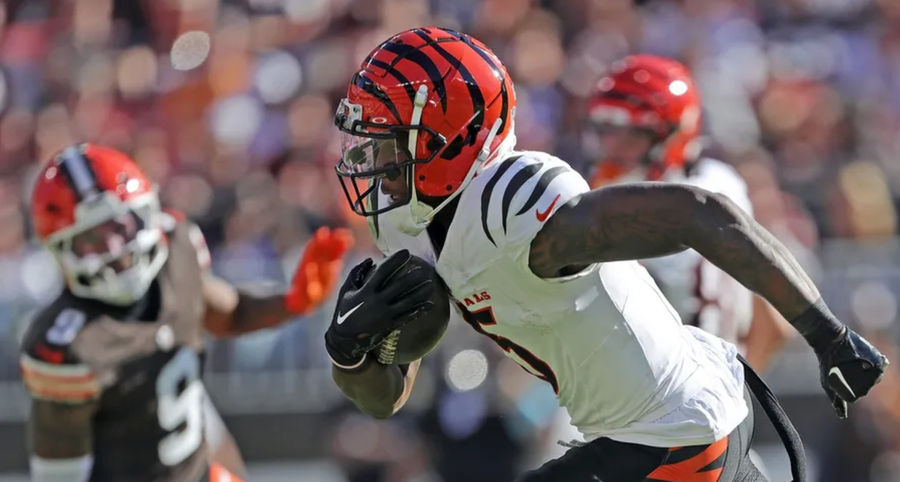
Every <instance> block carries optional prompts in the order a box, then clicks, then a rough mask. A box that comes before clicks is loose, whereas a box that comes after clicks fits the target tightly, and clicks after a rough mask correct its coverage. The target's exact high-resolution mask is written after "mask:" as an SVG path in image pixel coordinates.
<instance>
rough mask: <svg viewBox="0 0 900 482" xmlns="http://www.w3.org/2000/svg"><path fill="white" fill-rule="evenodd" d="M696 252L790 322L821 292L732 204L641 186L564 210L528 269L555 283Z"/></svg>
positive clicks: (671, 187) (546, 230) (610, 190)
mask: <svg viewBox="0 0 900 482" xmlns="http://www.w3.org/2000/svg"><path fill="white" fill-rule="evenodd" d="M687 248H693V249H695V250H696V251H697V252H699V253H700V254H701V255H703V256H704V257H705V258H707V259H708V260H710V261H711V262H713V263H714V264H715V265H716V266H718V267H719V268H721V269H722V270H723V271H725V272H727V273H728V274H730V275H731V276H732V277H734V279H736V280H738V281H739V282H740V283H742V284H743V285H744V286H746V287H747V288H749V289H750V290H752V291H754V292H756V293H759V294H760V295H761V296H762V297H764V298H765V299H767V300H768V301H769V302H770V303H772V305H773V306H774V307H775V308H776V309H777V310H778V311H779V312H780V313H781V314H782V315H784V317H785V318H787V319H789V320H792V319H795V318H797V317H799V316H800V315H801V314H804V313H806V312H807V310H809V309H810V307H811V306H812V305H813V304H815V303H816V302H817V301H818V300H819V298H820V295H819V291H818V290H817V289H816V287H815V285H814V284H813V282H812V281H811V280H810V279H809V277H808V276H807V275H806V273H805V272H804V271H803V270H802V269H801V268H800V265H799V264H798V263H797V261H796V260H795V259H794V257H793V256H792V255H791V254H790V252H789V251H788V250H787V249H786V248H785V247H784V246H783V245H782V244H781V243H780V242H778V240H776V239H775V237H774V236H772V235H771V234H770V233H769V232H768V231H766V230H765V229H764V228H763V227H762V226H760V225H759V224H757V223H756V221H754V220H753V219H752V218H751V217H750V216H749V215H747V214H746V213H745V212H744V211H743V210H741V209H740V208H739V207H738V206H736V205H735V204H734V203H733V202H732V201H730V200H729V199H728V198H727V197H725V196H723V195H720V194H714V193H710V192H708V191H705V190H702V189H699V188H695V187H691V186H684V185H675V184H656V183H641V184H631V185H621V186H612V187H606V188H601V189H597V190H594V191H589V192H586V193H584V194H582V195H580V196H578V197H576V198H574V199H573V200H572V201H570V202H569V203H567V204H566V205H565V206H563V207H561V208H560V209H559V210H558V211H557V212H556V213H555V214H554V215H553V217H551V218H550V220H549V221H547V223H546V224H545V225H544V227H543V228H542V230H541V231H540V232H539V233H538V235H537V236H536V237H535V239H534V240H533V241H532V243H531V253H530V254H531V256H530V261H529V263H530V266H531V269H532V271H533V272H534V273H535V274H537V275H538V276H541V277H547V278H549V277H554V276H558V275H559V273H561V272H563V271H564V270H565V269H566V268H568V267H571V266H578V265H585V264H590V263H595V262H602V261H616V260H625V259H640V258H651V257H656V256H662V255H667V254H671V253H675V252H678V251H681V250H684V249H687Z"/></svg>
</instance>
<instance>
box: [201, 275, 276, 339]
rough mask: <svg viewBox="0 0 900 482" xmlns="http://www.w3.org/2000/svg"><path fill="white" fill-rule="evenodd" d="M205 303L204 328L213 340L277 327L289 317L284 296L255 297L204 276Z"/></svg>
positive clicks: (219, 280)
mask: <svg viewBox="0 0 900 482" xmlns="http://www.w3.org/2000/svg"><path fill="white" fill-rule="evenodd" d="M203 297H204V299H205V300H206V315H205V317H204V326H205V327H206V329H207V331H209V332H210V333H212V334H213V335H216V336H237V335H241V334H243V333H248V332H251V331H255V330H261V329H264V328H272V327H274V326H278V325H280V324H281V323H283V322H284V321H286V320H287V319H288V318H290V317H291V316H292V313H291V312H290V311H288V309H287V307H286V306H285V302H284V295H283V294H277V295H268V296H256V295H251V294H249V293H245V292H242V291H240V290H238V289H237V288H235V287H234V286H232V285H231V284H229V283H228V282H226V281H224V280H222V279H220V278H217V277H215V276H213V275H211V274H207V275H206V276H205V277H204V280H203Z"/></svg>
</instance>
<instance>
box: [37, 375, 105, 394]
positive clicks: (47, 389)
mask: <svg viewBox="0 0 900 482" xmlns="http://www.w3.org/2000/svg"><path fill="white" fill-rule="evenodd" d="M25 386H26V387H27V388H28V391H30V392H31V393H34V394H39V393H55V394H58V395H60V396H64V398H69V396H70V395H71V396H74V397H76V398H78V397H80V396H82V395H83V394H92V395H96V394H98V393H100V384H99V383H97V381H96V380H88V381H84V382H63V383H60V382H56V381H50V380H41V379H35V378H26V379H25Z"/></svg>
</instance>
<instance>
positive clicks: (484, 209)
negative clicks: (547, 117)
mask: <svg viewBox="0 0 900 482" xmlns="http://www.w3.org/2000/svg"><path fill="white" fill-rule="evenodd" d="M519 157H521V156H514V157H510V158H509V159H507V160H505V161H503V163H501V164H500V167H498V168H497V172H495V173H494V177H492V178H491V179H490V180H488V182H487V184H485V186H484V191H483V192H482V193H481V229H483V230H484V234H485V236H487V238H488V241H490V242H491V244H493V245H494V246H497V243H496V242H495V241H494V237H493V236H491V231H490V229H488V208H489V207H490V204H491V195H492V194H493V193H494V187H496V186H497V183H498V182H500V178H501V177H503V174H504V173H506V171H507V170H509V168H511V167H512V166H513V164H514V163H515V162H516V160H517V159H518V158H519Z"/></svg>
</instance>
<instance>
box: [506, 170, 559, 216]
mask: <svg viewBox="0 0 900 482" xmlns="http://www.w3.org/2000/svg"><path fill="white" fill-rule="evenodd" d="M566 170H567V168H566V167H565V166H555V167H551V168H550V169H547V170H546V171H544V173H543V174H541V178H540V179H538V182H537V185H536V186H535V187H534V191H532V192H531V196H529V197H528V200H527V201H525V205H524V206H522V209H519V211H518V212H517V213H516V216H521V215H522V214H524V213H525V212H526V211H528V210H529V209H531V208H532V207H534V205H535V204H537V202H538V200H540V199H541V196H543V195H544V193H545V192H546V191H547V187H548V186H550V183H551V182H553V180H554V179H556V178H557V177H558V176H559V175H560V174H563V173H565V172H566Z"/></svg>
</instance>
